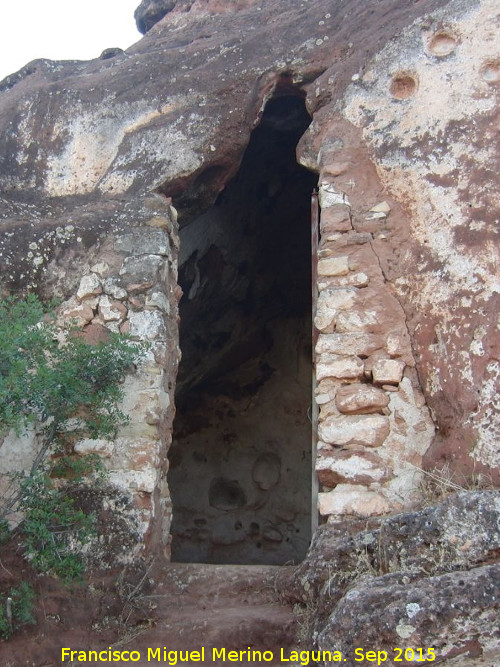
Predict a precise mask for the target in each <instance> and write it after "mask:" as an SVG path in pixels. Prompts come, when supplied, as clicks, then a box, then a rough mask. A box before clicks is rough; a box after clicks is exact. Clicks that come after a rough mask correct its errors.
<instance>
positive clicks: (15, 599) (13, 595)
mask: <svg viewBox="0 0 500 667" xmlns="http://www.w3.org/2000/svg"><path fill="white" fill-rule="evenodd" d="M8 598H10V614H11V618H10V619H9V612H8V609H9V602H8ZM34 599H35V593H34V591H33V589H32V588H31V586H30V585H29V584H28V583H27V582H26V581H22V582H21V583H20V584H19V586H18V587H17V588H11V589H10V590H9V592H8V594H7V595H5V596H0V637H2V639H8V638H9V637H10V635H11V634H12V633H13V632H15V631H16V630H19V629H20V628H21V627H23V625H32V624H34V623H36V621H35V618H34V617H33V600H34Z"/></svg>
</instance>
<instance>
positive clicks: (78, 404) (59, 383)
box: [0, 295, 146, 581]
mask: <svg viewBox="0 0 500 667" xmlns="http://www.w3.org/2000/svg"><path fill="white" fill-rule="evenodd" d="M62 338H63V341H62V342H61V331H60V330H57V329H56V327H55V325H54V324H53V323H51V322H50V318H48V317H47V316H46V314H45V313H44V307H43V305H42V304H41V302H40V301H39V299H38V298H37V297H36V296H34V295H28V296H27V297H26V298H24V299H22V300H16V299H14V298H7V299H4V300H0V340H1V341H2V344H1V345H0V433H1V432H4V433H5V432H7V431H9V430H10V429H15V430H16V432H17V433H21V432H22V430H23V429H25V428H26V427H27V426H29V425H30V424H31V425H34V426H36V430H37V433H39V434H40V435H39V437H38V440H39V443H38V444H39V447H38V453H37V456H36V458H35V461H34V462H33V466H32V468H31V471H30V473H29V475H28V476H25V477H23V476H21V477H20V479H19V489H18V491H17V493H16V494H15V495H14V496H13V497H12V498H11V499H10V500H9V502H7V504H6V505H5V506H4V508H3V510H2V512H0V517H1V518H3V517H5V516H7V515H8V514H9V512H11V511H12V510H13V508H14V507H15V506H18V507H19V508H20V509H21V510H22V511H23V513H24V517H25V518H24V521H23V523H22V525H21V527H20V531H21V535H22V541H23V544H24V546H25V548H26V554H27V556H28V557H29V559H30V561H31V562H32V564H33V565H34V567H36V568H37V569H38V570H40V571H42V572H50V573H53V574H56V575H57V576H59V577H60V578H61V579H63V580H64V581H71V580H74V579H79V578H81V576H82V573H83V569H84V564H83V559H82V558H81V556H78V555H77V554H76V552H75V545H78V544H81V543H83V542H84V541H85V540H86V539H88V538H89V537H90V536H91V535H92V534H93V531H94V528H93V524H94V521H93V517H91V516H89V515H87V514H86V513H85V512H84V511H83V510H81V509H79V508H76V507H75V506H74V503H73V501H72V499H71V498H70V497H69V495H68V484H69V483H70V482H71V483H78V482H79V481H81V480H82V477H84V476H88V475H89V474H95V473H97V477H98V476H99V473H102V465H101V464H100V459H99V457H97V456H86V457H77V456H75V455H73V453H72V446H73V443H74V441H75V439H78V438H80V437H91V438H103V437H104V438H109V437H113V436H114V435H115V434H116V432H117V430H118V428H119V427H120V426H121V425H122V424H124V423H126V421H127V416H126V415H125V414H123V412H122V411H121V410H120V409H119V407H118V403H119V401H120V399H121V398H122V397H123V391H122V389H121V386H120V383H121V381H122V380H123V379H124V377H125V375H126V373H127V372H128V371H129V369H130V367H131V366H132V365H133V364H134V363H136V362H137V361H138V360H139V359H140V357H141V356H143V354H144V353H145V350H146V347H145V345H144V344H139V343H134V342H132V341H130V340H129V339H127V338H126V337H125V336H120V335H118V334H110V337H109V340H108V341H106V342H102V343H99V344H97V345H88V344H86V343H85V341H84V340H83V339H82V338H81V336H79V335H78V334H77V332H76V331H75V330H67V331H65V332H63V336H62ZM71 421H72V422H73V425H72V426H71V427H70V426H69V424H70V422H71ZM75 424H76V426H75ZM49 450H52V451H53V452H55V454H56V457H57V458H56V461H55V463H54V464H53V465H52V467H49V466H47V465H46V463H45V457H46V454H47V452H48V451H49ZM53 477H54V478H62V479H64V480H66V483H65V484H64V483H63V484H58V485H55V484H54V482H53V479H52V478H53ZM0 537H1V534H0Z"/></svg>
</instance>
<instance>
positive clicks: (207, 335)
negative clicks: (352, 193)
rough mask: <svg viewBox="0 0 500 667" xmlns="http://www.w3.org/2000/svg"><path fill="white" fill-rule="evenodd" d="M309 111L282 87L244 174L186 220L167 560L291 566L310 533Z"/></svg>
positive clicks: (311, 184) (242, 168)
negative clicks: (300, 147)
mask: <svg viewBox="0 0 500 667" xmlns="http://www.w3.org/2000/svg"><path fill="white" fill-rule="evenodd" d="M310 120H311V119H310V117H309V115H308V114H307V112H306V109H305V105H304V100H303V99H302V98H301V97H296V96H291V95H285V96H281V97H276V98H273V99H272V100H270V101H269V102H268V104H267V105H266V108H265V110H264V113H263V116H262V120H261V123H260V124H259V126H258V127H257V128H256V129H255V130H254V132H253V133H252V136H251V140H250V143H249V145H248V148H247V150H246V152H245V155H244V158H243V160H242V163H241V166H240V169H239V171H238V173H237V175H236V176H235V178H234V179H233V180H232V181H231V182H230V183H229V184H228V185H227V187H226V188H225V189H224V191H223V192H222V193H221V194H220V196H219V198H218V200H217V201H216V203H215V205H214V206H213V207H212V208H211V209H210V210H208V211H207V212H206V213H205V214H203V215H202V216H200V217H199V218H197V219H195V220H193V221H192V222H191V223H190V224H188V225H187V226H186V227H185V228H184V229H183V230H182V231H181V257H180V271H179V282H180V284H181V287H182V289H183V292H184V296H183V298H182V300H181V304H180V317H181V324H180V345H181V350H182V361H181V364H180V369H179V376H178V383H177V390H176V406H177V415H176V419H175V423H174V441H173V444H172V447H171V449H170V455H169V461H170V470H169V487H170V493H171V496H172V504H173V522H172V528H171V532H172V560H173V561H177V562H204V563H266V564H283V563H290V562H298V561H300V560H301V559H302V558H303V557H304V555H305V553H306V550H307V548H308V546H309V541H310V536H311V465H312V462H311V424H310V420H309V410H310V405H311V377H312V368H311V257H310V255H311V250H310V217H309V206H310V203H309V202H310V194H311V190H312V188H313V187H314V186H315V184H316V181H317V177H316V176H315V175H314V174H311V173H310V172H309V171H307V170H306V169H304V168H303V167H301V166H299V165H298V164H297V162H296V157H295V149H296V145H297V143H298V140H299V138H300V137H301V135H302V134H303V133H304V131H305V130H306V129H307V127H308V125H309V123H310Z"/></svg>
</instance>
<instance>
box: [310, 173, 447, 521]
mask: <svg viewBox="0 0 500 667" xmlns="http://www.w3.org/2000/svg"><path fill="white" fill-rule="evenodd" d="M347 168H348V165H344V166H343V167H342V169H336V168H330V169H324V170H323V173H325V172H326V173H327V176H326V177H323V180H322V181H321V182H320V189H319V200H320V206H321V222H320V246H319V253H318V301H317V310H316V313H315V316H314V324H315V326H316V328H317V330H318V332H319V334H318V340H317V344H316V348H315V363H316V379H317V386H316V397H315V398H316V403H317V404H318V408H319V418H318V446H317V461H316V471H317V474H318V479H319V483H320V492H319V497H318V507H319V511H320V514H321V515H323V516H324V517H329V520H330V521H334V520H337V519H340V518H342V517H345V516H347V515H355V516H372V515H377V514H385V513H388V512H391V511H397V510H400V509H402V508H403V507H405V506H407V505H408V504H411V502H412V500H414V499H415V496H416V492H417V488H418V480H419V476H420V471H419V468H420V464H421V457H422V454H423V453H424V452H425V451H426V450H427V448H428V446H429V444H430V442H431V439H432V436H433V434H434V427H433V424H432V421H431V419H430V416H429V413H428V411H427V408H426V406H425V403H424V399H423V396H422V394H421V392H420V389H419V386H418V380H417V377H416V373H415V370H414V366H415V362H414V359H413V355H412V351H411V347H410V340H409V334H408V331H407V328H406V322H405V316H404V312H403V310H402V309H401V307H400V305H399V303H398V302H397V300H396V299H395V297H394V296H393V295H392V294H391V292H390V291H389V290H388V288H387V286H386V284H385V279H384V275H383V273H382V269H381V265H380V261H379V259H378V257H377V254H376V252H375V249H374V246H373V240H374V236H373V232H370V231H366V229H367V227H368V229H369V226H367V225H366V224H365V225H364V226H363V224H360V225H357V224H356V220H357V219H359V218H361V219H362V222H365V221H370V222H371V223H372V224H377V222H381V223H383V221H384V220H385V219H386V218H387V216H388V215H389V214H390V207H389V206H388V205H387V204H386V203H385V202H380V203H378V204H377V203H376V202H374V205H373V207H372V208H371V210H369V211H365V212H362V211H353V206H352V204H351V201H350V199H351V198H352V195H349V196H348V195H347V194H346V192H343V191H342V190H341V189H340V188H339V186H338V185H336V176H339V175H340V174H343V173H344V172H345V170H346V169H347ZM343 180H345V179H343ZM354 195H355V193H354ZM372 229H373V228H372Z"/></svg>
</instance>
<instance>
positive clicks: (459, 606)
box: [285, 491, 500, 667]
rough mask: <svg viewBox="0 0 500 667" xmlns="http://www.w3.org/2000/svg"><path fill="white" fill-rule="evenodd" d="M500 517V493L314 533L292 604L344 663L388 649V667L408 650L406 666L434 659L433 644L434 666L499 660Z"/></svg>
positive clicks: (461, 497)
mask: <svg viewBox="0 0 500 667" xmlns="http://www.w3.org/2000/svg"><path fill="white" fill-rule="evenodd" d="M499 519H500V495H499V493H498V492H496V491H491V492H476V493H462V494H458V495H456V496H453V497H449V498H448V499H446V500H445V501H444V502H442V503H441V504H439V505H437V506H435V507H432V508H428V509H424V510H420V511H419V512H412V513H408V514H402V515H398V516H395V517H392V518H389V519H385V520H382V521H380V522H378V523H374V524H373V525H372V526H368V527H366V528H364V529H360V530H359V532H357V531H356V530H355V529H354V527H351V531H350V534H349V535H346V534H345V531H341V530H339V529H337V528H332V527H324V528H320V530H319V531H318V533H317V535H316V537H315V540H314V542H313V544H312V546H311V550H310V552H309V556H308V558H307V559H306V560H305V561H304V563H302V565H301V566H300V567H299V568H297V570H296V571H295V572H294V574H293V576H292V577H291V579H290V582H289V584H288V590H289V593H288V595H289V598H290V599H291V600H296V601H300V603H301V604H303V605H309V612H308V613H309V616H310V623H311V626H312V627H311V630H312V636H313V637H314V638H315V641H314V644H315V646H314V648H315V649H316V650H320V651H325V650H326V651H332V652H333V651H334V650H337V651H341V652H342V656H343V658H345V661H344V662H343V664H345V665H348V667H351V666H353V665H356V664H359V662H360V657H363V656H360V653H359V650H360V648H361V650H362V652H363V654H366V653H367V652H368V650H371V651H375V652H380V656H381V657H382V656H383V655H384V654H383V653H382V652H385V656H386V657H385V660H383V661H382V662H385V664H398V662H397V660H396V659H397V658H398V657H401V655H402V658H403V661H404V657H405V650H406V649H411V650H413V651H414V653H413V657H412V655H411V653H408V654H407V659H410V661H411V660H417V659H418V658H420V659H421V660H425V659H426V657H428V659H429V660H432V655H431V653H430V652H429V653H427V651H428V648H431V647H432V649H433V650H434V652H435V660H436V662H439V664H441V663H445V664H447V665H461V666H463V667H474V666H476V665H480V664H488V665H489V664H491V665H493V664H495V661H496V660H497V659H498V655H499V653H500V630H499V627H498V614H499V609H500V597H499V594H500V561H499V557H500V531H499V529H498V525H499V523H498V522H499ZM342 532H343V533H344V534H342ZM286 588H287V586H286V585H285V589H286ZM311 606H312V609H311ZM311 617H312V618H311ZM395 647H403V651H402V654H401V655H400V654H398V652H396V651H395ZM422 647H425V648H424V649H423V654H419V653H418V650H419V649H422ZM356 650H358V653H356ZM372 657H373V656H372ZM356 658H358V659H356ZM367 660H369V657H368V658H367Z"/></svg>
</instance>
